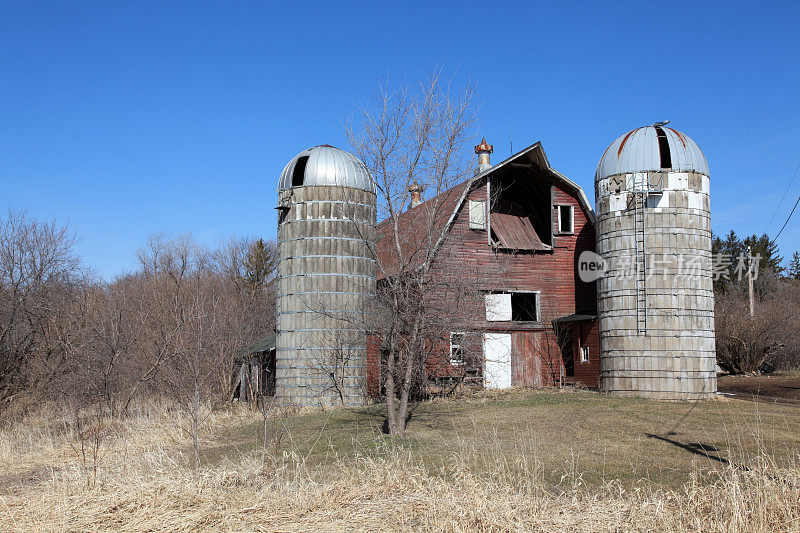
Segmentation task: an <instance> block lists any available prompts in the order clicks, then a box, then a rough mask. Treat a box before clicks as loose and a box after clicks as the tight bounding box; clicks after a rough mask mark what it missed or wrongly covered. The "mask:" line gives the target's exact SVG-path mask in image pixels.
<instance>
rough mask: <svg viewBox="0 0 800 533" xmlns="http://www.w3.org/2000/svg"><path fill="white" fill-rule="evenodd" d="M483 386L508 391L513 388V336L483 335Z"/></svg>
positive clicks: (506, 334) (505, 334) (504, 334)
mask: <svg viewBox="0 0 800 533" xmlns="http://www.w3.org/2000/svg"><path fill="white" fill-rule="evenodd" d="M483 359H484V364H483V386H484V387H485V388H487V389H507V388H508V387H510V386H511V334H510V333H484V334H483Z"/></svg>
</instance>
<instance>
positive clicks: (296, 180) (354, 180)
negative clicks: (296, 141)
mask: <svg viewBox="0 0 800 533" xmlns="http://www.w3.org/2000/svg"><path fill="white" fill-rule="evenodd" d="M313 185H335V186H339V187H352V188H354V189H362V190H365V191H369V192H372V193H374V192H375V182H374V181H373V180H372V177H371V176H370V174H369V171H368V170H367V167H365V166H364V163H362V162H361V160H360V159H359V158H357V157H356V156H354V155H353V154H351V153H350V152H345V151H344V150H340V149H338V148H335V147H333V146H330V145H327V144H324V145H322V146H314V147H312V148H309V149H308V150H303V151H302V152H300V153H299V154H297V155H296V156H294V158H292V160H291V161H289V163H288V164H287V165H286V167H284V169H283V172H282V173H281V178H280V181H279V182H278V189H279V190H283V189H288V188H290V187H299V186H313Z"/></svg>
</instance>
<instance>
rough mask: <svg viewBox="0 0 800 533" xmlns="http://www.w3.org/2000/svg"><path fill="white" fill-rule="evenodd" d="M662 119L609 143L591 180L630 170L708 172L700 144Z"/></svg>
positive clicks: (707, 173)
mask: <svg viewBox="0 0 800 533" xmlns="http://www.w3.org/2000/svg"><path fill="white" fill-rule="evenodd" d="M665 125H666V122H658V123H656V124H653V125H652V126H644V127H642V128H637V129H635V130H633V131H629V132H628V133H626V134H625V135H622V136H620V137H619V138H618V139H617V140H616V141H614V142H613V143H611V146H609V147H608V148H607V149H606V151H605V153H604V154H603V157H602V158H600V163H598V165H597V171H596V172H595V181H597V180H599V179H603V178H606V177H608V176H613V175H615V174H626V173H630V172H642V171H647V170H654V171H662V170H666V171H676V172H690V171H693V172H698V173H700V174H705V175H706V176H709V175H710V173H709V170H708V163H707V162H706V158H705V156H704V155H703V152H702V151H701V150H700V147H699V146H697V144H696V143H695V142H694V141H693V140H692V139H691V138H689V136H688V135H686V134H685V133H681V132H679V131H677V130H674V129H672V128H667V127H666V126H665Z"/></svg>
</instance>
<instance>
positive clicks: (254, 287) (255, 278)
mask: <svg viewBox="0 0 800 533" xmlns="http://www.w3.org/2000/svg"><path fill="white" fill-rule="evenodd" d="M276 265H277V256H276V252H275V249H274V247H271V246H269V245H268V244H267V243H266V242H264V240H263V239H257V240H255V241H253V242H252V244H251V245H250V248H249V249H248V250H247V256H246V257H245V261H244V270H245V284H246V285H247V287H248V288H249V289H250V290H251V291H253V292H255V291H258V290H263V289H265V288H266V287H267V285H269V283H270V282H271V281H272V280H271V276H272V275H273V274H274V273H275V267H276Z"/></svg>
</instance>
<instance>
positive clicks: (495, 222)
mask: <svg viewBox="0 0 800 533" xmlns="http://www.w3.org/2000/svg"><path fill="white" fill-rule="evenodd" d="M492 231H494V233H495V235H497V238H498V239H500V246H501V247H502V248H508V249H512V250H549V249H550V247H549V246H547V245H546V244H544V243H543V242H542V240H541V239H540V238H539V236H538V235H537V234H536V230H535V229H533V225H532V224H531V221H530V219H528V218H527V217H518V216H514V215H507V214H505V213H492Z"/></svg>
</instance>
